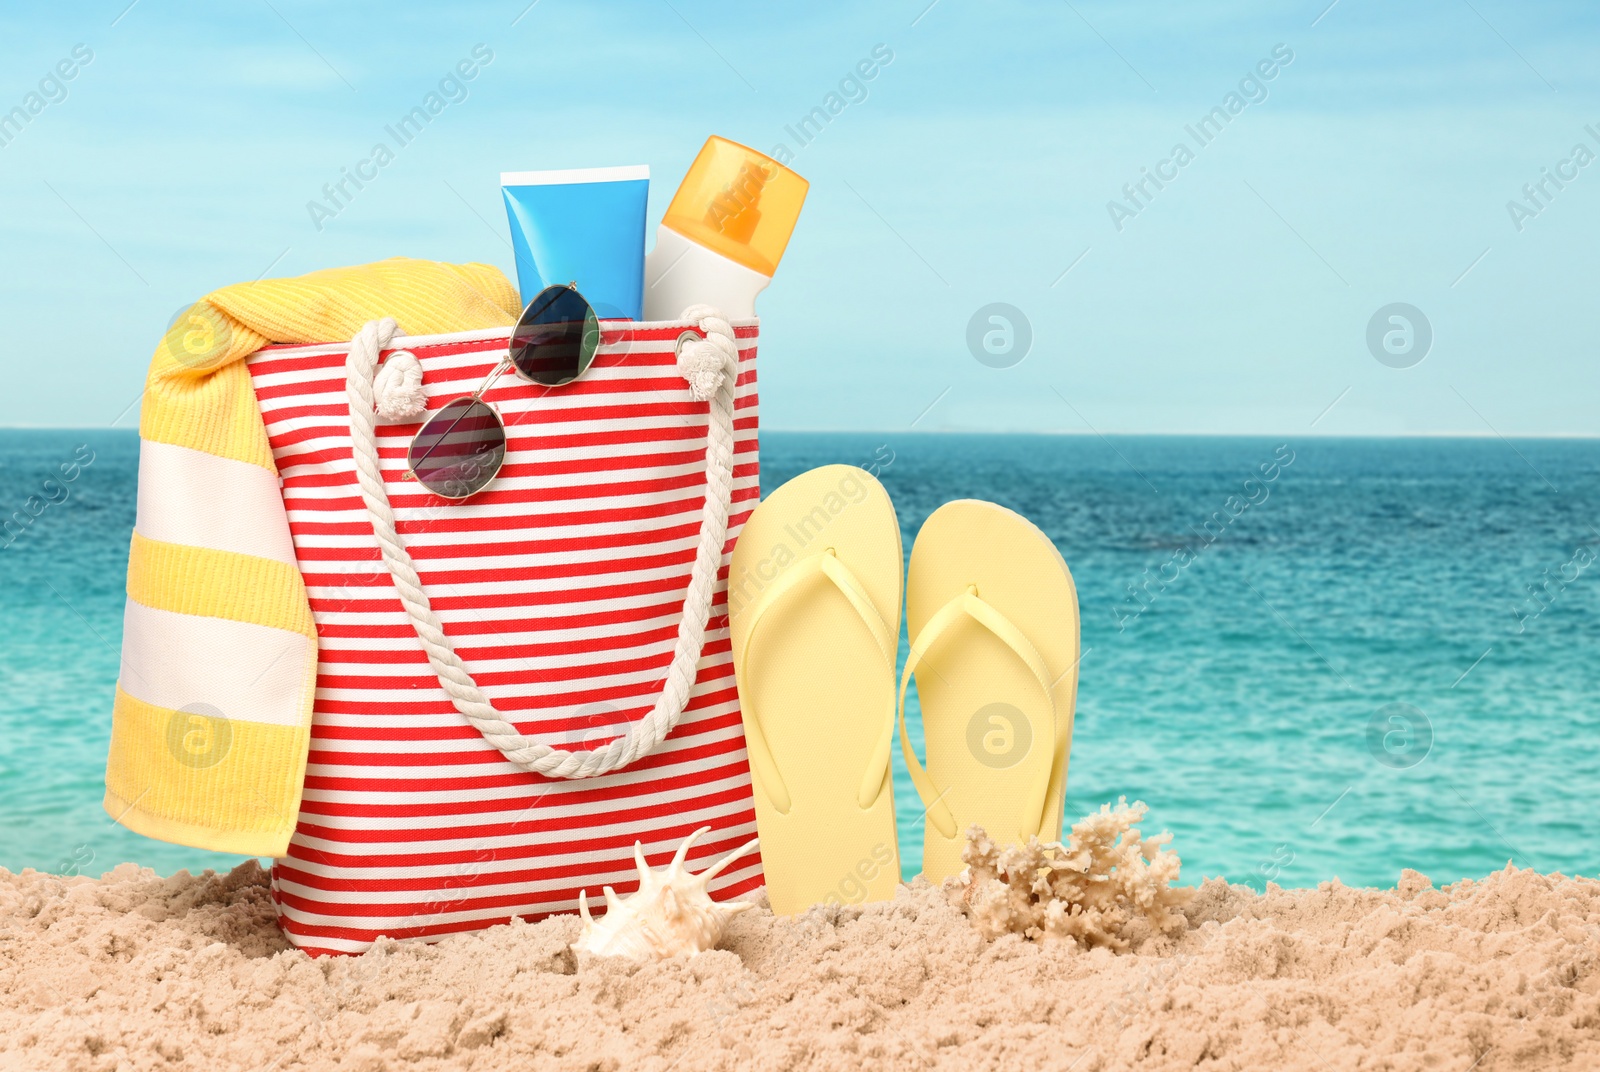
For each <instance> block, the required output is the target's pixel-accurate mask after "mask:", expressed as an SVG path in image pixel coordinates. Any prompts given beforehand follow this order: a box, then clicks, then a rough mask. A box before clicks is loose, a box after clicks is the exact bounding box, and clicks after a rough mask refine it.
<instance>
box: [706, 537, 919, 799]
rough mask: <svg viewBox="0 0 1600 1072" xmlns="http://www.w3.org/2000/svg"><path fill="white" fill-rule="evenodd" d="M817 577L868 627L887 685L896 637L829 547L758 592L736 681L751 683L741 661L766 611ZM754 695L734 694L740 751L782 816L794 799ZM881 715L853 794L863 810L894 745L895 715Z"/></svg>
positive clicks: (879, 788)
mask: <svg viewBox="0 0 1600 1072" xmlns="http://www.w3.org/2000/svg"><path fill="white" fill-rule="evenodd" d="M818 573H820V574H822V575H823V576H824V577H826V578H827V579H828V580H830V581H832V582H833V585H834V587H835V588H837V589H838V590H839V591H840V592H841V593H842V594H843V595H844V597H845V599H847V600H849V601H850V606H851V608H852V609H853V610H854V611H855V612H856V616H857V617H858V618H860V619H861V623H862V624H863V625H865V626H866V627H867V632H869V633H871V634H872V639H873V640H874V641H875V642H876V643H877V645H878V651H879V652H880V653H881V654H882V655H883V660H884V665H886V666H887V667H888V668H889V675H890V680H893V676H894V654H895V646H896V642H897V641H898V639H899V638H898V637H896V636H895V635H894V634H893V633H890V632H889V627H888V626H887V625H885V624H884V621H883V617H882V615H880V614H879V613H878V608H877V606H876V605H875V604H874V603H873V602H872V597H871V596H869V595H868V594H867V590H866V589H865V588H863V587H862V586H861V582H860V581H859V580H857V579H856V575H855V574H854V573H852V572H851V571H850V567H848V566H846V565H845V564H844V563H843V562H840V561H839V558H838V556H837V555H836V554H834V552H833V550H832V549H831V548H830V549H828V550H827V551H824V552H823V553H822V554H819V555H812V556H810V557H808V558H803V559H801V560H800V561H799V562H797V563H795V564H794V565H793V566H791V567H789V569H787V570H785V571H784V573H783V575H782V576H780V577H779V578H778V580H777V581H776V582H775V583H774V584H773V585H772V586H771V587H770V588H768V589H767V590H766V591H765V592H762V593H761V598H759V599H757V600H756V604H755V606H754V607H753V608H751V611H750V631H749V632H748V633H747V634H746V635H745V642H744V649H743V651H742V652H741V654H740V657H739V665H738V668H737V669H738V673H739V680H740V681H742V682H744V681H749V680H750V672H749V670H748V669H747V667H746V662H747V661H748V659H749V658H750V652H751V650H752V649H754V647H755V645H756V632H757V630H759V629H760V628H761V623H762V622H763V621H764V620H765V619H766V617H767V612H768V611H770V610H772V608H773V607H775V606H776V605H777V604H778V602H779V601H780V600H782V599H783V598H784V597H785V596H787V595H788V594H789V593H790V592H792V591H794V589H795V588H796V587H797V586H798V585H800V584H802V583H803V582H805V581H806V580H808V579H810V578H812V577H814V576H816V575H817V574H818ZM820 672H826V671H820ZM754 691H755V690H753V689H748V690H746V689H741V690H740V695H739V705H740V707H741V709H742V710H743V711H744V724H745V742H744V743H745V751H746V753H748V755H749V757H750V766H751V768H752V769H753V770H754V771H755V773H756V775H757V776H758V777H759V778H760V780H761V785H762V791H763V792H764V793H765V794H766V796H767V799H768V800H770V801H771V802H772V806H773V807H774V808H777V809H778V812H779V813H780V814H784V815H787V814H788V812H789V808H790V807H791V806H792V804H793V799H792V798H791V797H790V795H789V786H788V783H786V782H785V781H784V779H783V775H782V773H781V772H780V771H779V769H778V763H777V760H776V759H775V758H774V757H773V755H772V749H771V748H770V747H768V745H767V736H766V732H765V731H764V730H763V729H762V727H761V716H760V713H759V712H757V711H756V707H755V700H754V696H753V693H754ZM885 714H886V715H887V717H886V718H885V719H884V722H883V732H882V733H881V734H880V735H879V737H878V740H877V741H876V742H875V743H874V745H873V748H872V755H871V757H870V758H869V759H868V760H867V767H866V770H865V771H864V772H863V773H862V776H861V785H860V788H859V789H857V791H856V803H857V804H858V805H859V806H860V807H862V808H869V807H871V806H872V803H873V801H874V800H876V799H877V797H878V794H879V793H881V792H882V791H883V781H884V774H885V773H886V772H887V771H888V769H889V750H890V748H891V747H892V744H893V741H894V711H893V709H891V710H889V711H887V712H885Z"/></svg>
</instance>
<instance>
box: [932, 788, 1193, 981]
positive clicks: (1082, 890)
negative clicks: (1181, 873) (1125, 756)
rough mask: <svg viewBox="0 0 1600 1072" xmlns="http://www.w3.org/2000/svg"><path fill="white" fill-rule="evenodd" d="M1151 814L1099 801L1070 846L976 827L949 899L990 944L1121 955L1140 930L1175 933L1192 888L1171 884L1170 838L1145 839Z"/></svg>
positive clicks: (1183, 923)
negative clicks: (1022, 841) (1048, 943)
mask: <svg viewBox="0 0 1600 1072" xmlns="http://www.w3.org/2000/svg"><path fill="white" fill-rule="evenodd" d="M1147 811H1148V809H1147V808H1146V806H1145V805H1144V804H1143V803H1142V802H1135V803H1134V804H1131V805H1130V804H1129V803H1128V800H1127V798H1126V797H1122V798H1120V799H1119V800H1118V801H1117V805H1116V807H1115V808H1113V807H1112V806H1111V805H1109V804H1103V805H1101V807H1100V810H1099V811H1098V812H1094V813H1092V814H1090V815H1088V816H1086V817H1084V818H1083V819H1082V820H1081V821H1079V822H1077V823H1074V824H1073V826H1072V835H1071V837H1070V838H1068V841H1067V844H1065V845H1063V844H1062V843H1061V842H1058V841H1047V842H1041V841H1040V840H1039V839H1038V838H1036V837H1032V838H1029V839H1028V843H1027V844H1026V845H1012V846H1009V847H1005V848H1002V847H1001V846H999V845H997V844H996V843H995V842H994V841H993V840H992V839H991V838H990V837H989V836H988V835H987V834H986V833H984V831H983V828H982V827H977V826H974V827H973V828H972V829H971V830H969V831H967V847H966V849H965V850H963V852H962V854H961V859H962V860H963V861H965V862H966V864H967V867H966V869H965V870H964V871H962V873H961V874H960V876H958V877H956V878H953V879H950V880H949V881H947V882H946V884H945V889H946V892H947V894H948V895H949V897H950V900H951V902H952V903H954V904H955V905H957V906H958V907H960V908H961V909H962V910H963V911H964V912H966V914H967V916H968V917H969V918H970V919H971V920H972V922H973V925H974V926H976V927H977V928H978V930H979V931H980V932H981V933H982V934H983V935H984V937H986V938H989V939H994V938H998V937H999V936H1000V935H1002V934H1021V935H1024V936H1026V937H1028V938H1034V939H1038V938H1066V939H1070V940H1071V941H1073V942H1075V943H1076V944H1077V945H1079V946H1080V947H1082V948H1085V949H1092V948H1094V947H1096V946H1106V947H1108V948H1110V949H1113V950H1116V951H1118V952H1122V951H1124V950H1127V949H1128V948H1129V947H1130V945H1131V944H1132V941H1131V939H1132V938H1134V937H1136V936H1138V935H1140V934H1141V933H1149V932H1155V933H1160V934H1177V933H1179V932H1181V931H1183V930H1184V929H1186V928H1187V926H1188V920H1187V918H1186V917H1185V916H1184V915H1183V913H1182V912H1181V911H1179V909H1180V908H1181V907H1182V906H1183V905H1185V904H1187V903H1188V901H1189V899H1190V898H1192V897H1193V896H1194V891H1193V890H1192V889H1187V888H1183V887H1174V886H1173V885H1172V883H1173V882H1175V881H1176V880H1177V878H1178V870H1179V868H1180V866H1181V861H1180V860H1179V859H1178V854H1177V853H1175V852H1173V851H1172V850H1171V849H1169V848H1167V845H1168V843H1169V842H1170V841H1171V840H1172V835H1171V834H1169V833H1163V834H1159V835H1157V836H1156V837H1153V838H1148V839H1146V838H1144V837H1143V836H1142V835H1141V834H1140V832H1139V829H1138V825H1137V824H1138V823H1139V822H1140V820H1142V819H1143V818H1144V817H1145V813H1146V812H1147Z"/></svg>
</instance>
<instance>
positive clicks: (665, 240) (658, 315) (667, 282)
mask: <svg viewBox="0 0 1600 1072" xmlns="http://www.w3.org/2000/svg"><path fill="white" fill-rule="evenodd" d="M770 282H772V277H771V276H770V275H762V274H761V273H760V272H758V271H756V270H755V269H753V268H746V267H745V266H744V265H742V264H740V263H739V262H738V261H734V260H730V259H728V258H727V257H724V256H723V255H722V254H720V253H717V252H715V251H714V250H709V249H707V248H706V247H705V246H702V245H701V244H700V243H698V242H691V241H690V240H689V239H687V238H685V237H684V236H683V235H681V234H679V233H678V232H677V231H674V230H673V229H672V228H670V227H668V226H666V225H665V224H663V225H662V226H661V227H659V228H657V229H656V247H655V249H652V250H651V251H650V255H649V256H648V257H646V258H645V259H644V318H645V319H646V320H677V319H679V318H680V317H682V316H683V311H684V310H685V309H687V308H688V307H689V306H691V305H710V306H713V307H715V308H716V309H719V310H721V312H722V315H723V316H725V317H727V318H728V319H729V320H745V319H748V318H750V317H753V316H755V315H756V295H757V294H760V293H761V292H762V291H763V290H765V289H766V287H767V284H768V283H770Z"/></svg>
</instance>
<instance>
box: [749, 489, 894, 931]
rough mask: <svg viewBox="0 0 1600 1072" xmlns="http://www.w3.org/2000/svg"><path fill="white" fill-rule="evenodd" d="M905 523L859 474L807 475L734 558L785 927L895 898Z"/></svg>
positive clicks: (759, 516) (766, 821) (756, 773)
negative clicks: (796, 919) (822, 910)
mask: <svg viewBox="0 0 1600 1072" xmlns="http://www.w3.org/2000/svg"><path fill="white" fill-rule="evenodd" d="M900 564H901V557H900V525H899V522H898V521H897V520H896V519H895V513H894V506H893V505H892V504H891V503H890V502H889V496H888V495H887V494H886V493H885V492H884V490H883V486H882V485H881V484H879V483H878V481H877V480H875V479H874V478H873V477H872V476H871V475H870V474H868V473H867V472H866V471H865V470H862V469H858V468H856V467H855V466H851V465H828V466H823V467H822V468H820V469H813V470H811V471H810V472H808V473H803V474H801V475H800V476H797V477H795V478H794V479H793V480H791V481H789V482H788V483H787V484H784V485H783V486H782V487H780V488H778V489H777V490H776V491H774V492H773V493H772V494H771V495H769V496H768V497H767V498H766V499H765V500H763V501H762V503H761V505H760V506H758V507H756V509H755V511H754V512H753V513H752V514H751V515H750V519H749V520H748V521H746V522H745V526H744V531H743V532H742V533H741V534H740V536H739V542H738V543H737V544H736V545H735V546H734V550H733V561H732V564H731V566H730V568H729V571H728V606H729V618H730V631H731V632H732V639H733V659H734V666H735V668H736V671H737V674H738V682H739V706H740V708H741V709H742V711H743V716H744V733H745V748H746V751H747V752H748V753H749V756H750V777H751V781H752V782H753V784H754V791H755V808H756V830H757V832H758V833H759V834H760V836H761V860H762V867H763V869H764V870H765V872H766V880H767V899H768V901H769V902H770V903H771V905H772V910H773V911H774V912H776V913H778V914H780V915H787V914H791V913H794V912H799V911H802V910H804V909H806V908H809V907H810V906H812V905H814V904H819V903H821V902H824V901H837V902H842V903H847V904H848V903H859V902H863V901H882V900H888V899H890V898H892V897H893V896H894V891H895V887H896V885H897V884H898V883H899V881H900V846H899V843H898V841H897V840H896V837H895V825H894V790H893V786H892V784H891V781H890V770H889V753H890V749H891V748H892V746H893V741H894V721H895V716H894V703H895V692H894V686H895V681H894V667H895V650H896V647H897V646H898V643H899V637H900V593H901V584H900Z"/></svg>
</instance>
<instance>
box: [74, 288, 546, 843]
mask: <svg viewBox="0 0 1600 1072" xmlns="http://www.w3.org/2000/svg"><path fill="white" fill-rule="evenodd" d="M519 308H520V303H519V302H518V299H517V292H516V290H515V288H514V287H512V285H511V284H510V282H509V281H508V280H507V279H506V277H505V276H504V275H503V274H502V273H501V272H500V271H499V270H498V269H495V268H492V267H489V266H487V265H481V264H463V265H457V264H443V263H440V262H437V261H422V260H409V259H406V258H399V257H396V258H392V259H390V260H386V261H379V262H377V263H375V264H369V265H363V266H360V267H355V268H337V269H330V270H327V271H321V272H313V273H311V274H310V275H305V276H300V277H298V278H295V279H275V280H267V281H263V282H256V283H243V284H238V285H235V286H230V287H224V288H223V289H221V290H218V291H215V292H213V293H211V294H209V295H207V296H206V297H205V298H204V299H202V300H201V301H200V302H198V303H197V304H196V305H195V306H194V307H193V308H192V309H190V310H189V312H188V313H187V314H186V315H185V316H184V317H182V318H180V320H179V321H178V322H177V323H176V324H174V325H173V327H172V328H171V329H170V330H169V331H168V332H167V335H166V337H165V338H164V339H163V340H162V343H161V345H160V347H158V348H157V350H156V354H155V358H154V359H153V360H152V361H151V364H150V375H149V377H148V379H147V380H146V383H145V394H144V404H143V411H142V414H141V417H140V421H139V435H140V448H139V500H138V511H137V520H136V521H135V524H134V531H133V546H132V548H131V550H130V552H129V557H128V602H127V610H126V613H125V618H124V632H123V642H122V644H123V647H122V669H121V674H120V677H119V680H118V683H117V692H116V702H115V707H114V710H113V715H112V728H111V753H110V758H109V761H108V762H107V765H106V796H105V807H106V811H107V812H109V813H110V814H111V816H112V817H113V818H114V819H116V821H117V822H119V823H121V824H122V825H124V826H126V827H128V828H129V829H131V830H134V831H137V832H138V833H141V834H145V835H147V836H149V837H153V838H159V839H161V840H163V841H175V842H178V843H179V844H183V845H192V846H194V847H196V848H202V849H213V850H217V851H220V852H235V853H241V854H245V855H251V856H281V855H283V854H284V852H285V851H286V850H287V848H288V844H289V838H290V835H291V834H292V833H293V832H294V826H295V817H296V815H297V813H298V812H299V809H300V789H301V782H302V780H303V778H304V775H305V766H306V749H307V745H308V742H309V740H310V726H311V707H312V700H313V698H314V692H315V684H316V673H317V635H316V629H315V628H314V626H313V624H312V620H311V611H310V607H309V605H308V603H307V600H306V591H305V586H304V584H303V582H302V581H301V577H300V572H299V569H298V567H297V566H296V564H295V554H294V546H293V544H292V542H291V540H290V537H289V524H288V520H287V518H286V516H285V513H284V507H283V499H282V494H281V492H280V489H279V485H278V473H277V468H276V467H275V465H274V464H273V459H272V452H271V450H270V449H269V447H268V445H267V436H266V432H265V430H264V428H263V425H262V421H261V414H260V411H259V409H258V407H257V404H256V396H255V391H254V389H253V387H252V386H251V381H250V374H249V371H248V370H247V369H246V367H245V363H244V359H245V358H246V357H248V356H250V355H251V354H253V353H255V352H256V351H257V350H259V349H261V348H262V347H263V346H266V345H268V344H270V343H318V342H338V341H340V340H346V339H349V338H351V337H352V336H353V335H355V334H356V332H358V331H359V330H360V329H361V327H362V325H363V324H365V323H366V322H367V321H369V320H376V319H379V318H382V317H386V316H392V317H394V318H395V319H396V320H397V321H398V322H399V324H400V327H401V329H402V330H403V331H404V332H405V333H406V334H408V335H425V334H439V333H445V332H453V331H469V330H473V329H478V328H490V327H501V326H505V325H508V324H510V323H512V322H514V321H515V319H516V317H517V313H518V310H519Z"/></svg>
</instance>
